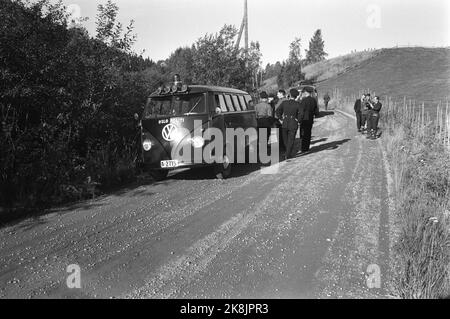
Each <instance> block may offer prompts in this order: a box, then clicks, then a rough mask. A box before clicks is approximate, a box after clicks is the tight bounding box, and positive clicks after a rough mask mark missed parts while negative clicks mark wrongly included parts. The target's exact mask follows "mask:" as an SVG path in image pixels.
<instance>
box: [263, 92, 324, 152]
mask: <svg viewBox="0 0 450 319" xmlns="http://www.w3.org/2000/svg"><path fill="white" fill-rule="evenodd" d="M313 92H314V89H313V88H312V87H306V88H304V89H303V90H302V92H301V93H300V92H299V91H298V90H297V89H291V90H290V91H289V97H288V98H287V97H286V92H285V91H284V90H279V91H278V93H277V97H278V102H277V103H276V104H274V105H271V104H270V101H269V96H268V95H267V93H266V92H261V94H260V98H261V101H260V103H258V104H257V105H256V106H255V110H256V118H257V121H258V129H259V130H260V129H267V136H269V135H270V130H271V128H272V127H273V126H274V125H275V127H276V128H278V129H280V130H281V134H278V141H279V142H280V146H281V147H280V150H282V149H284V151H285V158H286V159H289V158H293V157H295V155H296V152H295V150H294V142H295V136H296V134H297V130H298V129H299V126H300V139H301V152H302V153H306V152H308V151H309V149H310V145H311V130H312V127H313V123H314V117H317V116H319V107H318V105H317V100H316V99H315V98H314V97H312V96H311V94H312V93H313ZM283 146H284V147H283Z"/></svg>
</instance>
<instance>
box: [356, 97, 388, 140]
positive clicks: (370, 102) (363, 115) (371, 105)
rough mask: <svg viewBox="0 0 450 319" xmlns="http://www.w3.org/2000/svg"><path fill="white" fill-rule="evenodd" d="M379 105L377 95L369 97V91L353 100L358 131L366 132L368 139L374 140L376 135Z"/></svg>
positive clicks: (380, 105)
mask: <svg viewBox="0 0 450 319" xmlns="http://www.w3.org/2000/svg"><path fill="white" fill-rule="evenodd" d="M381 107H382V104H381V103H380V98H379V97H378V96H374V97H373V98H371V96H370V93H366V94H363V95H362V96H361V98H360V99H357V100H356V102H355V106H354V110H355V113H356V126H357V128H358V132H360V133H362V134H367V138H368V139H371V140H374V139H376V138H377V137H378V134H377V132H378V121H379V120H380V111H381Z"/></svg>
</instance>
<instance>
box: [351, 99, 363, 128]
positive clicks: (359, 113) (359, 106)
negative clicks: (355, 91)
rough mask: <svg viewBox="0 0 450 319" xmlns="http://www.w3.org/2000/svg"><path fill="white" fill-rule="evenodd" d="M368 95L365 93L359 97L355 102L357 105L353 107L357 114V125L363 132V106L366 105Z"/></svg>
mask: <svg viewBox="0 0 450 319" xmlns="http://www.w3.org/2000/svg"><path fill="white" fill-rule="evenodd" d="M365 99H366V95H365V94H363V95H362V96H361V98H360V99H357V100H356V102H355V106H354V107H353V108H354V110H355V115H356V127H357V128H358V132H361V126H362V123H363V119H362V108H363V106H364V105H365V103H366V101H365Z"/></svg>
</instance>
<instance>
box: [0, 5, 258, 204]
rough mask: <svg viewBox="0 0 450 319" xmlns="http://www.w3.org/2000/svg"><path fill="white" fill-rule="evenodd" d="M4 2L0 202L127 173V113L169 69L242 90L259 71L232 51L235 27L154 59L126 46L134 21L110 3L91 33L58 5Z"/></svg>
mask: <svg viewBox="0 0 450 319" xmlns="http://www.w3.org/2000/svg"><path fill="white" fill-rule="evenodd" d="M0 8H1V10H0V77H1V81H0V112H1V113H0V124H1V129H0V145H1V147H0V170H1V171H0V174H1V175H0V207H34V208H36V207H43V206H48V205H52V204H55V203H62V202H66V201H70V200H76V199H80V198H83V197H84V196H86V195H87V194H88V193H89V189H90V185H91V184H92V183H94V182H96V183H99V184H100V188H108V187H110V186H113V185H117V184H121V183H124V182H126V181H128V180H129V179H132V178H133V177H134V168H135V161H136V158H137V157H138V149H139V145H138V144H137V143H138V140H139V139H138V137H139V131H138V129H137V126H136V122H135V120H134V118H133V114H134V113H140V112H141V110H142V107H143V105H144V104H145V101H146V99H147V97H148V96H149V94H150V93H151V92H152V91H154V90H155V89H156V88H158V86H160V85H162V84H164V83H168V82H169V81H170V79H171V78H172V76H173V74H174V73H180V74H181V75H182V76H183V77H184V79H185V80H186V81H188V82H190V83H196V82H198V83H207V84H216V85H226V86H233V87H237V88H242V89H248V88H250V87H251V85H252V81H253V78H252V74H253V73H254V72H255V70H253V69H252V68H255V67H259V61H251V62H252V63H249V62H248V61H246V60H245V59H244V57H243V56H244V55H243V52H242V50H235V49H234V48H232V38H233V36H234V35H235V33H236V29H235V28H234V27H231V26H225V27H224V28H223V29H222V30H221V31H220V32H219V33H217V34H214V35H206V36H204V37H202V38H200V39H199V40H198V41H197V42H196V43H195V44H194V45H193V46H192V47H190V48H179V49H177V50H176V51H175V52H174V53H173V54H172V55H171V56H170V57H169V58H168V59H167V60H166V61H159V62H156V63H155V62H153V61H151V60H149V59H146V58H144V57H142V56H141V55H138V54H135V53H133V52H132V50H131V48H132V46H133V43H134V41H135V38H136V36H135V34H134V30H133V23H132V22H131V23H130V25H128V26H127V27H126V28H123V26H122V25H121V24H120V23H118V22H117V20H116V17H117V14H118V8H117V6H116V5H115V4H114V3H113V2H111V1H108V2H107V3H106V4H104V5H100V6H99V7H98V14H97V21H96V25H97V34H96V36H95V37H91V36H90V35H89V34H88V33H87V31H86V30H85V29H84V28H83V27H81V26H69V23H68V21H67V20H68V16H67V14H66V10H65V8H64V7H63V6H61V5H60V4H52V3H51V2H50V1H38V2H35V3H32V4H30V3H29V2H28V1H20V0H16V1H11V0H0ZM253 51H254V52H253V55H251V56H256V57H257V56H258V54H257V53H258V52H257V51H258V50H256V49H254V50H253Z"/></svg>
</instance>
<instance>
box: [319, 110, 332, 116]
mask: <svg viewBox="0 0 450 319" xmlns="http://www.w3.org/2000/svg"><path fill="white" fill-rule="evenodd" d="M330 115H334V112H333V111H319V116H318V117H325V116H330Z"/></svg>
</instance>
